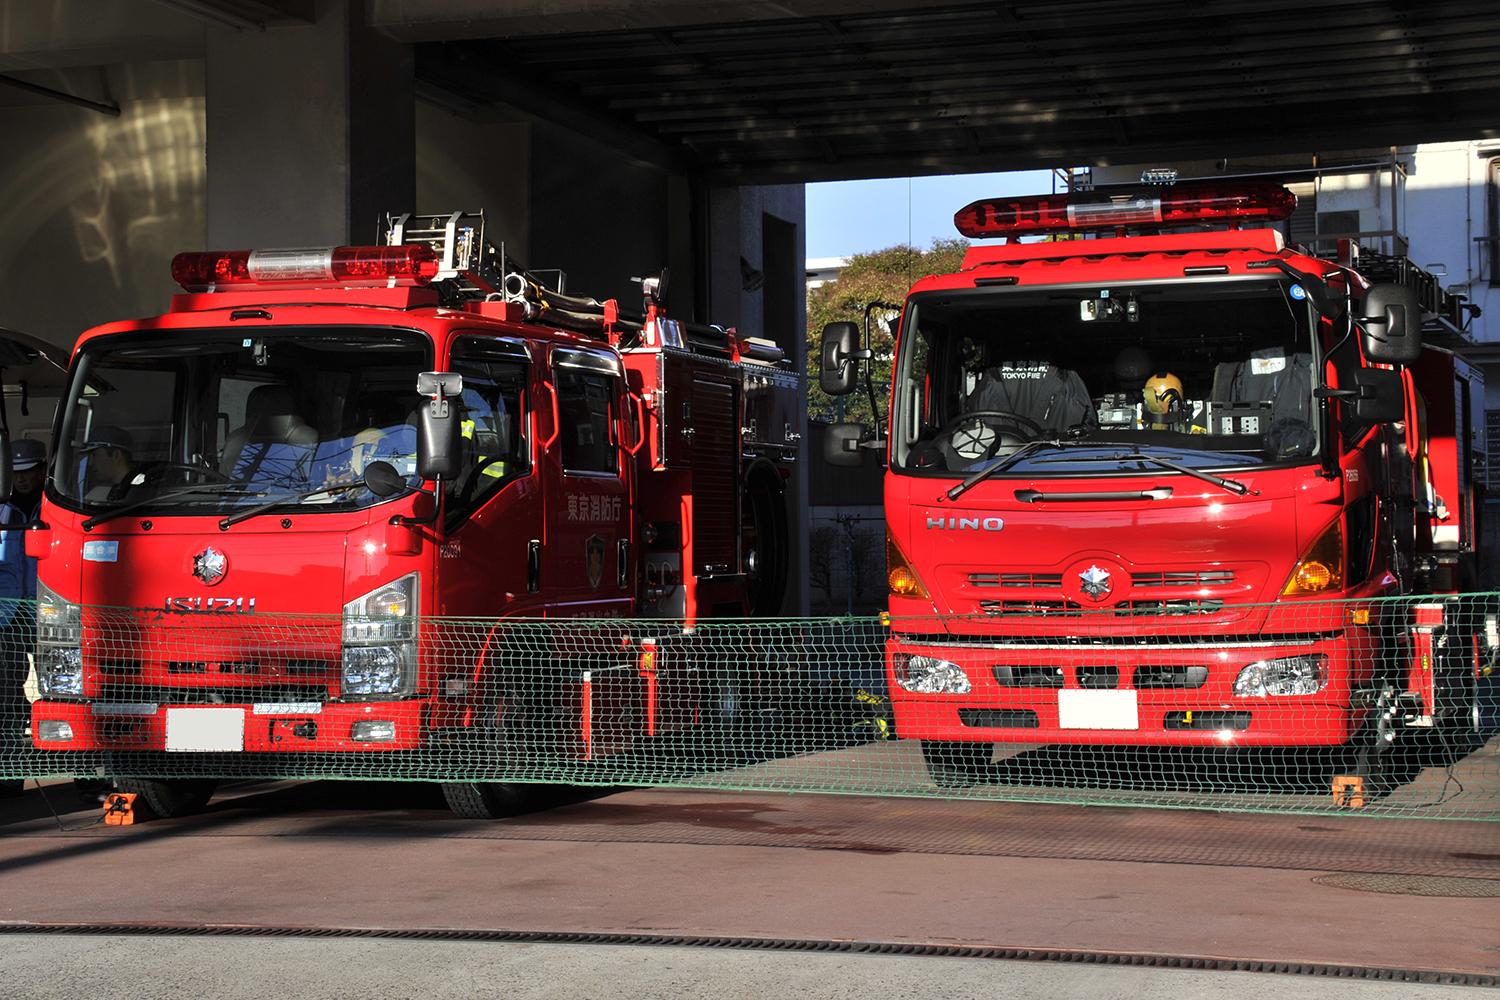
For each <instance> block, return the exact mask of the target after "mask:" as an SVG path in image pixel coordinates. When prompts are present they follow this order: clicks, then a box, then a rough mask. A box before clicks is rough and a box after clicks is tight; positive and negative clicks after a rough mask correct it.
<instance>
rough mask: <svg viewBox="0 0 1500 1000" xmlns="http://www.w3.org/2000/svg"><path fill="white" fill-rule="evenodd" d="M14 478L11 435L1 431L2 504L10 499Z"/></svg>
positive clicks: (0, 480) (0, 487)
mask: <svg viewBox="0 0 1500 1000" xmlns="http://www.w3.org/2000/svg"><path fill="white" fill-rule="evenodd" d="M14 476H15V473H14V471H13V470H12V469H11V467H10V434H9V433H7V432H6V431H0V503H5V502H6V501H7V500H9V499H10V494H11V490H12V489H13V487H14V482H13V480H14Z"/></svg>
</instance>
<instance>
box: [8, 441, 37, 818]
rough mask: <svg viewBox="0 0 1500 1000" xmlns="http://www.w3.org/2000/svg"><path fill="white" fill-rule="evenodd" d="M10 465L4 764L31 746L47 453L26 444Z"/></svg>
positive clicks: (15, 448)
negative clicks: (38, 524) (31, 678)
mask: <svg viewBox="0 0 1500 1000" xmlns="http://www.w3.org/2000/svg"><path fill="white" fill-rule="evenodd" d="M10 461H11V469H12V470H13V472H14V473H15V477H14V479H13V481H12V486H11V496H10V500H9V502H7V503H3V504H0V760H4V759H5V758H11V759H15V757H16V756H18V755H19V754H21V753H24V751H25V750H26V749H27V748H28V747H29V745H30V744H29V741H28V740H27V738H26V725H27V715H28V712H27V708H28V706H27V703H26V677H27V675H28V674H29V672H30V669H31V661H30V658H29V657H28V655H27V654H29V653H30V652H31V650H32V648H33V647H34V646H35V645H36V608H35V606H34V604H33V603H32V602H34V601H35V600H36V560H35V559H33V558H31V557H30V556H28V555H27V554H26V528H27V526H29V525H30V524H32V523H33V522H34V521H36V519H37V514H38V513H40V510H41V503H42V483H43V481H44V480H45V479H46V475H47V449H46V447H45V446H44V445H43V444H42V443H41V442H40V441H33V440H31V439H29V438H23V439H21V440H19V441H16V442H15V443H14V444H12V445H11V451H10ZM4 770H6V768H5V767H4V766H3V765H0V771H4ZM20 791H21V781H20V779H7V780H0V794H10V795H15V794H19V793H20Z"/></svg>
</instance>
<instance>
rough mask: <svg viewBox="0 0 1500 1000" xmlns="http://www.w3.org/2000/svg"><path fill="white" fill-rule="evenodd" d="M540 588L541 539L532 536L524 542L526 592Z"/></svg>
mask: <svg viewBox="0 0 1500 1000" xmlns="http://www.w3.org/2000/svg"><path fill="white" fill-rule="evenodd" d="M541 589H542V541H541V539H539V538H533V539H532V540H531V541H529V542H527V543H526V593H528V594H535V593H536V592H537V591H539V590H541Z"/></svg>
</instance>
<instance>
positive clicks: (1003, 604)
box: [979, 600, 1083, 617]
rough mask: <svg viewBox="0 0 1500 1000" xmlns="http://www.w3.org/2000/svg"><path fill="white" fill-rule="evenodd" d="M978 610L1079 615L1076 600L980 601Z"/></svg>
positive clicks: (1010, 613) (996, 613)
mask: <svg viewBox="0 0 1500 1000" xmlns="http://www.w3.org/2000/svg"><path fill="white" fill-rule="evenodd" d="M979 610H980V611H982V612H984V613H985V614H987V615H994V616H997V617H998V616H1001V615H1043V616H1046V615H1051V616H1063V615H1081V614H1083V606H1082V605H1080V604H1079V603H1078V602H1077V601H1025V600H1021V601H980V602H979Z"/></svg>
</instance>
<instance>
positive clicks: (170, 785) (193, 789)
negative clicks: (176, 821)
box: [115, 778, 219, 819]
mask: <svg viewBox="0 0 1500 1000" xmlns="http://www.w3.org/2000/svg"><path fill="white" fill-rule="evenodd" d="M218 786H219V783H218V781H216V780H214V779H213V778H168V779H163V778H119V779H117V780H116V781H115V789H116V790H117V791H121V792H134V793H135V794H136V795H137V796H138V797H139V798H140V800H141V801H142V802H144V803H146V806H147V808H149V809H150V810H151V812H152V813H153V814H154V815H156V816H158V817H160V818H161V819H172V818H174V817H177V816H191V815H192V814H193V813H196V812H201V811H202V810H203V807H204V806H206V805H208V800H209V799H211V798H212V797H213V794H214V789H215V788H217V787H218Z"/></svg>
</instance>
